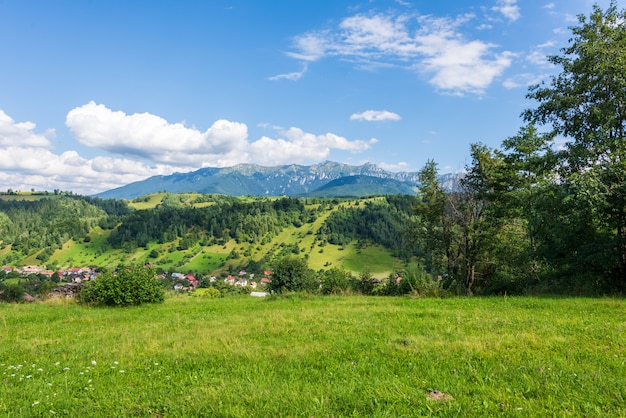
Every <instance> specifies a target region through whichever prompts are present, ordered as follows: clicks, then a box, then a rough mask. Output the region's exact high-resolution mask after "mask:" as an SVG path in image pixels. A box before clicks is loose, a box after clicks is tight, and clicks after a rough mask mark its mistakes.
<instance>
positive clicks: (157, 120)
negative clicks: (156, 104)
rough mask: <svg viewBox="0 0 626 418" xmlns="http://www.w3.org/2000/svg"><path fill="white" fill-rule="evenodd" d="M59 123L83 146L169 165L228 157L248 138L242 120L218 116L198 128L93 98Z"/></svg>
mask: <svg viewBox="0 0 626 418" xmlns="http://www.w3.org/2000/svg"><path fill="white" fill-rule="evenodd" d="M65 123H66V125H67V127H68V128H69V130H70V132H71V133H72V135H73V136H74V137H75V138H76V139H77V140H78V141H79V142H80V143H82V144H83V145H86V146H88V147H93V148H98V149H101V150H104V151H108V152H111V153H115V154H120V155H125V156H130V157H135V158H144V159H148V160H150V161H153V162H155V163H162V164H171V165H175V166H189V165H195V166H197V165H200V164H202V163H205V162H207V163H211V162H215V161H216V160H217V159H220V158H222V159H223V158H224V157H227V158H226V159H227V160H228V159H229V158H228V157H230V158H234V157H235V155H236V154H237V153H238V152H240V151H242V150H244V149H245V147H246V145H247V137H248V128H247V126H246V125H245V124H243V123H238V122H230V121H227V120H218V121H216V122H214V123H213V125H212V126H211V127H210V128H209V129H207V130H206V131H204V132H201V131H199V130H197V129H195V128H188V127H186V126H184V125H183V124H182V123H169V122H168V121H166V120H165V119H163V118H161V117H159V116H156V115H152V114H149V113H134V114H131V115H128V114H126V113H124V112H122V111H113V110H110V109H108V108H107V107H105V106H104V105H101V104H96V103H94V102H89V103H87V104H86V105H83V106H80V107H77V108H74V109H72V110H71V111H70V112H69V113H68V114H67V117H66V122H65Z"/></svg>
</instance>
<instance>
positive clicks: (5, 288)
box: [0, 283, 26, 302]
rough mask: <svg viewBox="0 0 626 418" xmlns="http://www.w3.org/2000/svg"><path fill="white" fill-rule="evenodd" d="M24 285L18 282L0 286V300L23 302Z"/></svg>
mask: <svg viewBox="0 0 626 418" xmlns="http://www.w3.org/2000/svg"><path fill="white" fill-rule="evenodd" d="M25 292H26V291H25V290H24V287H23V286H22V285H19V284H13V283H10V284H7V285H2V287H0V301H2V302H24V293H25Z"/></svg>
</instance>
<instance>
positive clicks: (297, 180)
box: [96, 161, 419, 199]
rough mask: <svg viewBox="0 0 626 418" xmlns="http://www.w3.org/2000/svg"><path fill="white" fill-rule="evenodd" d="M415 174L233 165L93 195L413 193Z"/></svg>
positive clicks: (333, 166)
mask: <svg viewBox="0 0 626 418" xmlns="http://www.w3.org/2000/svg"><path fill="white" fill-rule="evenodd" d="M418 184H419V181H418V173H416V172H414V173H409V172H398V173H393V172H389V171H386V170H384V169H382V168H380V167H378V166H376V165H375V164H371V163H366V164H363V165H359V166H354V165H349V164H342V163H335V162H330V161H326V162H323V163H320V164H313V165H309V166H305V165H296V164H292V165H283V166H277V167H265V166H260V165H256V164H238V165H236V166H233V167H224V168H212V167H207V168H201V169H199V170H196V171H192V172H189V173H174V174H170V175H167V176H153V177H150V178H148V179H146V180H142V181H138V182H134V183H130V184H128V185H126V186H122V187H118V188H116V189H112V190H108V191H105V192H102V193H99V194H97V195H96V196H97V197H100V198H103V199H134V198H136V197H139V196H143V195H146V194H151V193H158V192H164V191H165V192H170V193H192V192H196V193H202V194H225V195H230V196H294V197H308V196H310V197H313V196H314V197H341V196H350V197H360V196H368V195H376V194H382V195H384V194H415V193H416V191H417V185H418Z"/></svg>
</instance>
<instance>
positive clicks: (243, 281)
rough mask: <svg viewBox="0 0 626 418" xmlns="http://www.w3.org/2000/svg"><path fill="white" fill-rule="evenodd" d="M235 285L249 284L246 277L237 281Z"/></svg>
mask: <svg viewBox="0 0 626 418" xmlns="http://www.w3.org/2000/svg"><path fill="white" fill-rule="evenodd" d="M235 286H248V281H247V280H246V279H239V280H237V282H236V283H235Z"/></svg>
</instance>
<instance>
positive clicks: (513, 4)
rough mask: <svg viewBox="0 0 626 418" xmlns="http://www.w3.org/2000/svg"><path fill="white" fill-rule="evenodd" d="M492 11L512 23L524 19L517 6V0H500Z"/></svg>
mask: <svg viewBox="0 0 626 418" xmlns="http://www.w3.org/2000/svg"><path fill="white" fill-rule="evenodd" d="M492 10H494V11H496V12H499V13H501V14H502V15H503V16H504V17H506V18H507V19H509V21H511V22H515V21H516V20H517V19H519V18H520V17H522V14H521V13H520V8H519V6H518V5H517V0H498V2H497V5H496V6H494V7H493V8H492Z"/></svg>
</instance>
